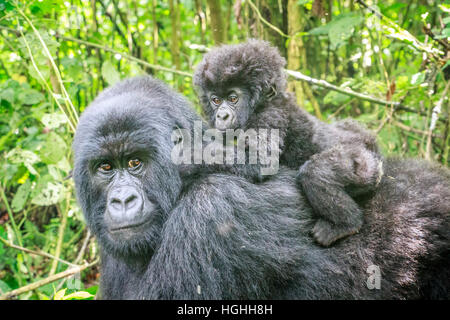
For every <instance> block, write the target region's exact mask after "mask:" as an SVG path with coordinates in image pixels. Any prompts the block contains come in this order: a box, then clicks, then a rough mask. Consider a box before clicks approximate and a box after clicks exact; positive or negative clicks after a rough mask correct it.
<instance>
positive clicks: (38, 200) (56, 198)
mask: <svg viewBox="0 0 450 320" xmlns="http://www.w3.org/2000/svg"><path fill="white" fill-rule="evenodd" d="M63 192H64V187H63V185H62V184H56V183H52V182H49V183H47V185H46V186H45V187H44V188H43V189H42V190H40V192H39V193H38V194H37V195H35V196H34V197H33V199H31V203H34V204H36V205H38V206H50V205H52V204H56V203H58V202H60V201H61V200H62V199H63V197H64V194H63Z"/></svg>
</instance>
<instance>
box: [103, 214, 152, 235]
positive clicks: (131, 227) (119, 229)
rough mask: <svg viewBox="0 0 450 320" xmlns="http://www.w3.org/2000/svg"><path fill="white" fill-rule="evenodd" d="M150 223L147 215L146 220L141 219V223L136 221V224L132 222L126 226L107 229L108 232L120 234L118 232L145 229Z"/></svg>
mask: <svg viewBox="0 0 450 320" xmlns="http://www.w3.org/2000/svg"><path fill="white" fill-rule="evenodd" d="M150 221H151V219H150V217H149V216H148V215H147V217H146V219H142V220H141V221H136V222H132V223H128V224H121V225H118V226H111V227H110V228H109V232H111V233H120V232H124V231H129V230H135V229H145V227H146V225H147V224H148V223H150ZM140 227H141V228H140Z"/></svg>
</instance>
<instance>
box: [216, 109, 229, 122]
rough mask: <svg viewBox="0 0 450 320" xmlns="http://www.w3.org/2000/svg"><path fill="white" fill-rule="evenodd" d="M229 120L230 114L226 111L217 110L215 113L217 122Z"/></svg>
mask: <svg viewBox="0 0 450 320" xmlns="http://www.w3.org/2000/svg"><path fill="white" fill-rule="evenodd" d="M229 118H230V113H229V112H228V111H227V110H219V111H218V112H217V119H218V120H222V121H226V120H227V119H229Z"/></svg>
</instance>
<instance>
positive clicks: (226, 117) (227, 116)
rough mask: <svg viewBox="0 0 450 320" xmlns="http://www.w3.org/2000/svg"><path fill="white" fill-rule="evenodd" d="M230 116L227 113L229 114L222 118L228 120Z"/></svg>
mask: <svg viewBox="0 0 450 320" xmlns="http://www.w3.org/2000/svg"><path fill="white" fill-rule="evenodd" d="M229 117H230V115H229V114H228V113H227V114H225V115H224V116H223V117H222V120H224V121H225V120H227V119H228V118H229Z"/></svg>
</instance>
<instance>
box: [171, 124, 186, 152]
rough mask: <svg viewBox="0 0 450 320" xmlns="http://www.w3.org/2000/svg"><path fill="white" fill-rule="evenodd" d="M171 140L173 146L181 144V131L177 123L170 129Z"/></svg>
mask: <svg viewBox="0 0 450 320" xmlns="http://www.w3.org/2000/svg"><path fill="white" fill-rule="evenodd" d="M171 140H172V142H173V145H174V146H176V145H178V144H180V143H182V142H183V129H182V127H181V126H180V125H179V124H178V123H176V124H175V125H174V126H173V128H172V135H171Z"/></svg>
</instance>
